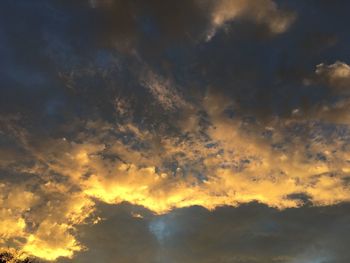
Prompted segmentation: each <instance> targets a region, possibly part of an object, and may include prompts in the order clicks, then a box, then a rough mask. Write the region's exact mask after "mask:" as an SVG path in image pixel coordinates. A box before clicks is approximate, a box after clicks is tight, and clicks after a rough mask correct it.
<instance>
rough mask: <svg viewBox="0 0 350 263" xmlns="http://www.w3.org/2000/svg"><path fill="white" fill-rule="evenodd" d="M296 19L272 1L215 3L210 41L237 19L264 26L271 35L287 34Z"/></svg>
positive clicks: (226, 1)
mask: <svg viewBox="0 0 350 263" xmlns="http://www.w3.org/2000/svg"><path fill="white" fill-rule="evenodd" d="M295 18H296V15H295V14H293V13H291V12H287V11H282V10H279V9H278V8H277V5H276V3H275V2H273V1H271V0H259V1H253V0H252V1H250V0H248V1H245V0H238V1H235V0H219V1H214V2H213V11H212V13H211V20H212V25H213V28H212V32H211V33H210V34H209V35H208V39H210V38H211V37H212V35H213V34H215V31H216V30H217V29H218V28H220V27H222V26H224V25H225V23H228V22H231V21H233V20H236V19H248V20H252V21H254V22H256V23H258V24H264V25H266V26H267V28H268V30H269V31H270V32H271V33H273V34H279V33H283V32H285V31H286V30H287V29H288V28H289V26H290V25H291V24H292V22H293V21H294V20H295Z"/></svg>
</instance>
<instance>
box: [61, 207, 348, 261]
mask: <svg viewBox="0 0 350 263" xmlns="http://www.w3.org/2000/svg"><path fill="white" fill-rule="evenodd" d="M348 207H349V206H348V205H347V204H343V205H338V206H326V207H307V206H306V207H302V208H298V209H285V210H282V211H280V210H277V209H273V208H269V207H267V206H265V205H262V204H257V203H249V204H244V205H241V206H239V207H236V208H233V207H220V208H216V209H214V210H213V211H208V210H206V209H203V208H201V207H190V208H184V209H177V210H174V211H172V212H170V213H168V214H165V215H162V216H154V215H152V214H150V213H149V212H148V211H147V210H143V209H141V208H140V207H135V206H132V205H129V204H122V205H120V206H111V205H106V204H102V203H101V204H98V205H97V210H98V211H99V213H100V215H101V216H102V217H103V218H105V219H104V220H102V221H101V222H100V223H99V224H96V225H93V226H82V228H81V229H80V230H81V231H80V232H81V233H82V234H81V239H82V242H84V243H85V244H87V246H88V247H89V248H90V250H87V251H84V252H82V253H78V254H77V255H76V257H75V258H74V260H75V262H78V263H80V262H86V263H90V262H94V260H96V258H98V259H100V260H101V261H102V260H103V262H106V263H109V262H115V261H116V260H118V262H122V263H124V262H130V261H132V262H144V261H145V258H146V259H147V260H148V261H150V262H164V261H167V262H174V263H176V262H185V263H193V262H214V261H217V260H220V262H223V263H226V262H227V263H228V262H242V263H251V262H259V263H269V262H277V263H285V262H310V261H311V262H312V260H314V261H315V262H318V261H317V260H319V261H320V260H324V262H341V263H343V262H344V263H345V262H347V260H349V256H350V255H349V253H348V250H347V246H346V244H347V243H348V240H349V235H348V233H349V227H348V226H347V225H348V223H349V218H348V215H347V212H346V209H348ZM134 211H137V212H138V213H141V214H143V215H144V218H143V219H142V220H141V219H139V218H134V217H132V213H133V212H134ZM315 218H317V220H315ZM117 226H119V227H117ZM132 244H133V245H132ZM130 251H132V252H134V251H135V253H130ZM58 262H60V263H61V262H70V261H68V260H64V259H60V260H59V261H58ZM320 262H322V261H320Z"/></svg>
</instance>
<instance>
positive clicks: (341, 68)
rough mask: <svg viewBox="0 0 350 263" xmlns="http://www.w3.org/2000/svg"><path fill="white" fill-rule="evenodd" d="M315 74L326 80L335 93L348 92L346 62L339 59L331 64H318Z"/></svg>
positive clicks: (349, 87)
mask: <svg viewBox="0 0 350 263" xmlns="http://www.w3.org/2000/svg"><path fill="white" fill-rule="evenodd" d="M316 75H318V76H319V77H320V78H321V79H322V80H324V81H326V83H327V84H328V85H329V86H330V87H331V88H333V89H335V90H336V92H337V93H340V94H348V92H349V91H348V90H349V89H350V66H349V65H348V64H346V63H344V62H341V61H337V62H335V63H334V64H331V65H325V64H324V63H321V64H318V65H317V66H316Z"/></svg>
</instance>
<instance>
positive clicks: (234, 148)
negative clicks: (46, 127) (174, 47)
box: [0, 92, 350, 260]
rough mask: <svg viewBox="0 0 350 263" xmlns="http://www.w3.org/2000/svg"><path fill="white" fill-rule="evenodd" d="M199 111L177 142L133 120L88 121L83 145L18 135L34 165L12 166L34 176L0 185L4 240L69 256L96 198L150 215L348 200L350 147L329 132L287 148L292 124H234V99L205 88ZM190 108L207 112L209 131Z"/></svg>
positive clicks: (182, 126) (186, 117) (184, 121)
mask: <svg viewBox="0 0 350 263" xmlns="http://www.w3.org/2000/svg"><path fill="white" fill-rule="evenodd" d="M197 105H200V106H199V108H198V109H197V110H195V109H196V107H194V106H191V107H186V108H185V109H184V110H183V111H182V113H181V114H182V115H181V121H174V125H175V126H176V128H177V129H179V133H178V135H177V136H175V135H168V134H155V133H152V132H151V131H149V130H147V129H145V128H142V127H139V126H138V125H136V124H135V123H133V122H131V121H130V120H127V121H126V122H124V124H118V125H112V124H107V123H103V122H102V121H91V122H89V123H86V124H85V125H86V127H87V129H88V130H89V132H86V133H81V134H80V135H79V136H80V142H74V141H69V140H68V139H66V138H63V139H62V138H61V139H48V140H46V141H43V142H41V143H40V144H31V143H30V136H29V135H28V134H26V133H25V132H24V131H23V132H18V133H17V135H16V136H17V137H18V140H20V141H22V143H24V142H25V143H24V144H25V145H24V147H26V150H27V151H28V152H29V153H30V156H31V158H33V160H35V162H36V165H35V166H32V167H30V168H28V167H26V166H23V167H19V168H18V169H20V170H21V169H22V171H24V172H26V173H29V174H30V176H31V178H32V177H34V178H37V179H35V180H34V179H30V180H28V181H27V182H26V185H23V186H16V187H15V186H13V185H10V184H8V185H5V184H2V185H1V187H2V188H4V189H7V190H6V191H5V192H4V191H3V192H2V196H1V199H0V202H1V204H2V209H1V210H0V211H1V217H2V218H3V220H2V221H1V223H0V230H1V231H0V234H1V242H2V243H3V244H5V243H6V242H7V241H8V240H10V239H15V240H16V239H17V241H16V242H17V244H18V246H19V247H20V248H21V249H22V251H23V252H25V253H27V254H30V255H34V256H37V257H39V258H43V259H47V260H55V259H57V258H58V257H68V258H71V257H73V255H74V253H75V252H77V251H80V250H82V249H84V246H83V244H80V243H79V241H78V240H77V238H76V236H75V231H76V226H77V225H79V224H83V223H84V222H91V223H92V222H94V221H95V222H97V221H98V220H94V219H93V218H92V219H91V220H89V218H91V217H93V215H94V206H95V200H100V201H102V202H105V203H108V204H120V203H122V202H129V203H131V204H135V205H140V206H143V207H145V208H147V209H149V210H151V211H153V212H154V213H156V214H164V213H167V212H169V211H171V210H172V209H175V208H183V207H189V206H195V205H198V206H202V207H205V208H207V209H210V210H211V209H214V208H216V207H218V206H223V205H229V206H237V205H239V204H242V203H247V202H252V201H258V202H260V203H263V204H266V205H268V206H271V207H275V208H278V209H285V208H290V207H298V206H300V205H302V204H303V202H305V200H303V199H302V198H300V197H298V196H300V195H302V196H305V197H306V198H307V199H308V200H309V201H310V202H312V203H313V204H314V205H332V204H336V203H339V202H343V201H349V200H350V191H349V186H348V184H346V180H347V178H348V174H349V171H350V166H349V161H350V151H349V149H348V148H347V146H346V145H345V142H344V141H342V140H341V139H340V138H337V137H336V135H334V136H335V138H334V140H333V142H332V143H329V142H327V140H326V139H324V140H322V138H320V139H319V140H317V141H314V142H313V143H312V144H311V145H310V146H309V147H305V145H304V143H303V138H302V137H300V136H298V135H294V136H293V137H292V138H289V141H288V142H286V137H287V136H288V134H287V132H286V131H285V130H286V129H287V128H288V127H291V126H292V125H293V123H295V122H296V120H282V119H281V120H271V122H270V125H269V127H267V126H261V125H259V124H251V123H247V122H245V121H244V120H243V119H241V118H231V117H229V116H228V115H227V114H226V113H225V112H226V109H227V108H232V107H237V106H236V105H235V103H234V101H232V100H230V99H228V98H225V97H223V96H221V95H219V94H212V93H211V92H208V93H207V94H206V95H205V96H204V97H202V98H200V100H199V102H198V103H197ZM197 111H202V112H205V113H206V118H207V119H206V122H207V123H208V124H207V125H206V126H203V125H202V124H201V121H200V118H201V117H200V115H198V114H197ZM299 122H300V121H299ZM305 122H306V121H305ZM305 125H307V124H305ZM309 125H312V124H309ZM314 129H316V128H314ZM263 131H265V132H266V131H268V132H270V133H271V136H270V137H264V136H263V135H262V134H263V133H262V132H263ZM317 136H322V135H321V133H320V134H318V135H317ZM19 137H21V138H19ZM121 138H123V140H122V139H121ZM277 144H280V145H282V147H280V148H276V147H273V145H277ZM310 156H311V157H310ZM317 156H321V157H322V158H321V157H317ZM28 158H29V157H28ZM167 163H172V164H171V165H168V164H167ZM38 180H39V181H40V182H41V183H40V184H39V185H40V186H39V187H38ZM18 187H19V188H18ZM21 187H22V188H21ZM23 189H32V191H29V190H23ZM52 236H54V237H55V238H52Z"/></svg>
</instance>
